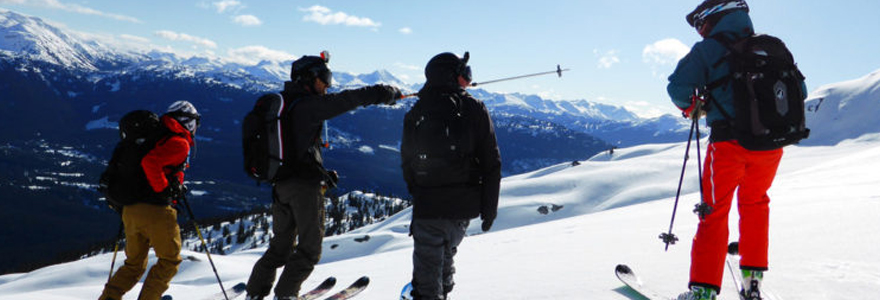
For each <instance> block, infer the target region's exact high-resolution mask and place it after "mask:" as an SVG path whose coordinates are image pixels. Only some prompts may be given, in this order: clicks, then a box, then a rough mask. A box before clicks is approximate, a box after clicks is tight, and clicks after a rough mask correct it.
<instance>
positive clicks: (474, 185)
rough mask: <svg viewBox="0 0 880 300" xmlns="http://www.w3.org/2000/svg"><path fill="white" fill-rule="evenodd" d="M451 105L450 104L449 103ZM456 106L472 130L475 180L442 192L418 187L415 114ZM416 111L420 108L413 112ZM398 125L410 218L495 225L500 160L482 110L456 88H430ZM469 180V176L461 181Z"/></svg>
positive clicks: (492, 131) (492, 129) (482, 106)
mask: <svg viewBox="0 0 880 300" xmlns="http://www.w3.org/2000/svg"><path fill="white" fill-rule="evenodd" d="M450 99H453V101H450ZM452 102H457V105H460V111H461V113H462V115H463V117H464V118H465V124H466V128H467V129H469V130H471V132H470V137H471V139H470V140H471V141H472V142H470V143H468V144H469V145H470V147H471V148H472V149H467V150H466V151H465V152H468V153H471V154H472V155H473V158H474V160H473V162H474V163H473V166H472V168H473V173H474V174H475V177H476V179H475V180H474V178H462V179H461V182H459V183H456V184H448V185H443V186H431V187H428V186H420V185H419V184H417V183H416V180H415V171H414V170H413V165H412V163H413V162H414V160H415V159H416V158H415V149H414V147H415V146H414V143H415V137H414V130H415V129H414V128H415V123H416V118H417V117H416V114H417V113H416V112H415V111H416V110H421V108H422V107H425V106H438V105H451V104H450V103H452ZM416 106H419V108H416ZM416 106H414V107H413V109H412V110H410V111H409V112H408V113H407V114H406V117H405V118H404V121H403V138H402V141H401V146H400V155H401V160H402V168H403V177H404V180H406V184H407V188H408V189H409V192H410V194H412V196H413V217H414V218H425V219H470V218H475V217H477V216H481V217H482V218H483V219H494V218H495V216H496V215H497V211H498V192H499V187H500V182H501V154H500V152H499V151H498V143H497V141H496V139H495V127H494V125H492V119H491V118H490V117H489V111H488V110H487V109H486V105H485V104H483V103H482V102H480V101H478V100H476V99H474V97H473V96H471V95H470V94H468V93H467V91H465V90H464V89H462V88H460V87H457V86H429V87H425V88H423V89H422V90H421V91H419V100H418V102H417V103H416ZM464 177H470V176H464Z"/></svg>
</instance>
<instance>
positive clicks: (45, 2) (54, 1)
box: [0, 0, 141, 23]
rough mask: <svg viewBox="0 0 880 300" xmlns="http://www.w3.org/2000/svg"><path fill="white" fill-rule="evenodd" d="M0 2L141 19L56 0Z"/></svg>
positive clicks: (121, 19)
mask: <svg viewBox="0 0 880 300" xmlns="http://www.w3.org/2000/svg"><path fill="white" fill-rule="evenodd" d="M0 4H13V5H29V6H38V7H44V8H50V9H59V10H63V11H69V12H73V13H78V14H84V15H93V16H101V17H105V18H110V19H114V20H118V21H126V22H132V23H141V21H140V20H138V19H137V18H135V17H130V16H126V15H120V14H113V13H107V12H102V11H99V10H96V9H93V8H89V7H85V6H82V5H79V4H69V3H63V2H61V1H58V0H0Z"/></svg>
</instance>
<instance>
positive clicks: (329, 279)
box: [324, 276, 336, 284]
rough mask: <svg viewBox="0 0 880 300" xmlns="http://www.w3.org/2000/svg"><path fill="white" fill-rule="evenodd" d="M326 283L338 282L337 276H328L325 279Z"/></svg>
mask: <svg viewBox="0 0 880 300" xmlns="http://www.w3.org/2000/svg"><path fill="white" fill-rule="evenodd" d="M324 284H336V277H333V276H330V277H327V279H324Z"/></svg>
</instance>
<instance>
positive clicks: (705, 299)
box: [677, 285, 718, 300]
mask: <svg viewBox="0 0 880 300" xmlns="http://www.w3.org/2000/svg"><path fill="white" fill-rule="evenodd" d="M717 295H718V292H716V291H715V290H714V289H712V288H708V287H704V286H698V285H695V286H691V290H690V291H687V292H684V293H681V294H680V295H678V298H677V299H678V300H715V298H716V297H717Z"/></svg>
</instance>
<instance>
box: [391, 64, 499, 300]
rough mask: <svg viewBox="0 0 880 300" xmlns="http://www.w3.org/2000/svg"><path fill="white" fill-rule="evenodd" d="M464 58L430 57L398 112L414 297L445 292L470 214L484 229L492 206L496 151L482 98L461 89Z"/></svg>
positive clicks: (466, 80) (465, 80)
mask: <svg viewBox="0 0 880 300" xmlns="http://www.w3.org/2000/svg"><path fill="white" fill-rule="evenodd" d="M468 58H469V55H468V53H467V52H465V55H464V58H459V57H458V56H456V55H455V54H452V53H448V52H447V53H441V54H438V55H436V56H434V57H433V58H432V59H431V60H430V61H429V62H428V64H427V66H426V67H425V77H426V78H427V82H425V86H424V87H423V88H422V89H421V90H420V91H419V93H418V97H419V100H418V101H417V102H416V104H415V105H414V106H413V108H412V109H411V110H410V111H409V112H408V113H407V114H406V116H405V118H404V124H403V137H402V144H401V146H400V155H401V159H402V168H403V176H404V179H405V181H406V184H407V188H408V190H409V193H410V194H411V195H412V196H413V218H412V224H411V225H410V232H411V234H412V236H413V240H414V243H415V246H414V249H413V278H412V286H413V288H414V289H413V291H412V292H411V295H410V296H412V298H413V299H430V300H434V299H446V296H447V295H448V294H449V292H450V291H452V288H453V285H454V282H453V279H452V277H453V274H454V273H455V268H454V267H453V258H454V256H455V254H456V252H457V247H458V245H459V243H461V241H462V239H463V237H464V234H465V230H466V229H467V227H468V225H469V223H470V219H472V218H476V217H477V216H479V217H481V218H482V230H483V231H489V229H490V228H491V227H492V223H493V221H494V220H495V216H496V214H497V210H498V192H499V185H500V180H501V155H500V153H499V151H498V144H497V142H496V140H495V128H494V126H493V125H492V119H490V118H489V113H488V110H487V109H486V106H485V104H483V103H482V102H480V101H478V100H476V99H474V98H473V97H472V96H471V95H470V94H468V92H467V91H466V90H465V87H467V86H469V84H470V82H471V70H470V67H469V66H467V61H468ZM404 296H407V295H404Z"/></svg>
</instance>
